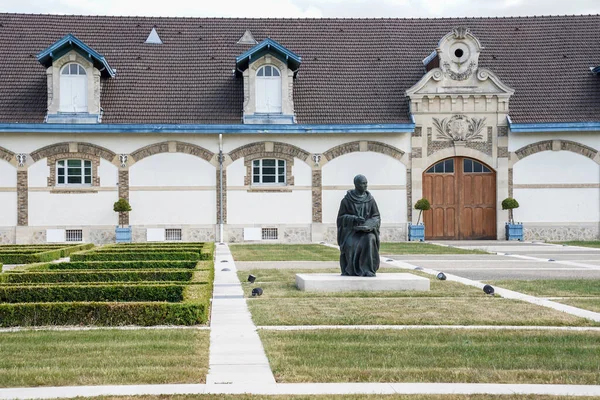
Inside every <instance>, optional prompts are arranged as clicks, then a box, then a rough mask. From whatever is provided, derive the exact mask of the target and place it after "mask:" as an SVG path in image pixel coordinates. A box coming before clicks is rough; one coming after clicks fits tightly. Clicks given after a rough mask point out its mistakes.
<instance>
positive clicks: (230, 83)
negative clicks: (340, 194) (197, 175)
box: [0, 14, 600, 124]
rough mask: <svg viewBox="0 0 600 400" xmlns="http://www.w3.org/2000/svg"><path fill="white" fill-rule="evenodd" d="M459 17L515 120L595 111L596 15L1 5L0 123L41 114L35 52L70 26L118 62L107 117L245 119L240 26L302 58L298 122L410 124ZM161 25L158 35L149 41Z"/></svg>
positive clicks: (106, 88) (571, 118) (599, 105)
mask: <svg viewBox="0 0 600 400" xmlns="http://www.w3.org/2000/svg"><path fill="white" fill-rule="evenodd" d="M456 26H467V27H469V28H470V29H471V32H473V34H474V35H475V36H477V37H478V38H479V40H480V41H481V43H482V44H483V46H484V47H485V49H484V50H483V52H482V54H481V57H480V66H482V67H486V68H489V69H491V70H492V71H494V72H495V73H496V74H497V75H498V76H499V77H500V79H501V80H502V81H503V82H505V83H506V84H507V85H509V86H511V87H512V88H514V89H515V94H514V96H513V97H512V99H511V103H510V109H511V111H510V115H511V118H512V119H513V121H514V122H576V121H599V120H600V77H598V76H596V75H593V74H592V73H590V71H589V67H591V66H595V65H598V64H599V61H600V60H599V56H598V54H600V41H599V40H598V38H599V37H600V16H598V15H595V16H561V17H535V18H526V17H518V18H468V19H464V18H463V19H461V18H443V19H217V18H151V17H108V16H60V15H23V14H0V122H20V123H27V122H42V121H43V119H44V116H45V113H46V103H47V101H46V74H45V72H44V68H43V67H42V65H40V64H39V63H38V62H37V60H36V58H35V56H36V54H37V53H39V52H40V51H42V50H44V49H45V48H47V47H48V46H50V45H51V44H52V43H54V42H55V41H56V40H58V39H60V38H61V37H63V36H64V35H66V34H67V33H72V34H74V35H75V36H77V37H78V38H79V39H81V40H83V41H84V42H85V43H86V44H88V45H89V46H91V47H92V48H94V49H95V50H96V51H98V52H99V53H101V54H103V55H104V56H105V57H106V59H107V60H108V62H109V63H110V65H111V66H112V67H113V68H116V69H117V76H116V78H114V79H103V86H102V99H101V104H102V107H103V109H104V119H103V122H104V123H181V124H190V123H207V124H208V123H215V124H216V123H240V122H241V117H242V101H243V88H242V80H241V78H239V77H236V76H234V74H233V73H232V70H233V69H234V68H235V57H236V56H238V55H240V54H241V53H243V52H244V51H245V50H247V49H248V48H250V46H249V45H241V44H236V42H237V41H238V39H239V38H240V37H241V36H242V35H243V34H244V32H245V31H246V30H250V31H251V32H252V34H253V35H254V37H255V38H256V40H258V41H259V42H260V41H261V40H263V39H265V38H266V37H271V38H273V39H275V40H277V41H278V42H279V43H281V44H282V45H284V46H286V47H287V48H289V49H290V50H292V51H294V52H295V53H297V54H299V55H300V56H302V65H301V67H300V71H299V74H298V77H297V79H296V81H295V84H294V105H295V109H296V114H297V117H298V123H307V124H340V123H353V124H354V123H355V124H360V123H401V122H409V115H408V102H407V99H406V97H405V96H404V91H405V90H406V89H407V88H409V87H411V86H412V85H413V84H415V83H416V82H417V81H418V80H419V79H420V78H421V77H422V76H423V73H424V69H423V65H422V63H421V60H422V59H423V58H425V57H426V56H427V55H428V54H430V53H431V51H432V50H433V49H435V47H436V45H437V43H438V41H439V40H440V38H442V37H443V36H444V35H445V34H446V33H448V32H450V31H451V30H452V28H454V27H456ZM152 27H156V29H157V31H158V34H159V35H160V38H161V39H162V41H163V43H164V44H162V45H152V44H145V43H144V41H145V40H146V38H147V36H148V34H149V32H150V31H151V29H152Z"/></svg>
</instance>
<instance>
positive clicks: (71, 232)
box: [65, 229, 83, 242]
mask: <svg viewBox="0 0 600 400" xmlns="http://www.w3.org/2000/svg"><path fill="white" fill-rule="evenodd" d="M65 233H66V241H67V242H82V241H83V231H82V230H81V229H67V230H66V232H65Z"/></svg>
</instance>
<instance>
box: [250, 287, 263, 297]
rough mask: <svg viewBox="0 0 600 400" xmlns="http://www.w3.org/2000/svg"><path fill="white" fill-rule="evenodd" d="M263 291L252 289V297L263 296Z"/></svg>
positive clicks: (257, 288)
mask: <svg viewBox="0 0 600 400" xmlns="http://www.w3.org/2000/svg"><path fill="white" fill-rule="evenodd" d="M262 294H263V290H262V289H261V288H259V287H256V288H254V289H252V297H256V296H262Z"/></svg>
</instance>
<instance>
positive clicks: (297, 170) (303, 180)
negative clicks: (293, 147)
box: [292, 158, 312, 186]
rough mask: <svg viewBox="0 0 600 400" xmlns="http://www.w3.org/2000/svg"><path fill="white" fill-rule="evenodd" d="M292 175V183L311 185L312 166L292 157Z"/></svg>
mask: <svg viewBox="0 0 600 400" xmlns="http://www.w3.org/2000/svg"><path fill="white" fill-rule="evenodd" d="M292 175H293V176H294V185H296V186H312V168H311V167H310V166H309V165H308V164H307V163H305V162H304V161H302V160H300V159H298V158H295V159H294V166H293V167H292Z"/></svg>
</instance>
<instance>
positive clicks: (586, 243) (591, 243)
mask: <svg viewBox="0 0 600 400" xmlns="http://www.w3.org/2000/svg"><path fill="white" fill-rule="evenodd" d="M554 243H555V244H563V245H567V246H582V247H593V248H596V249H600V240H573V241H570V242H554Z"/></svg>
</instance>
